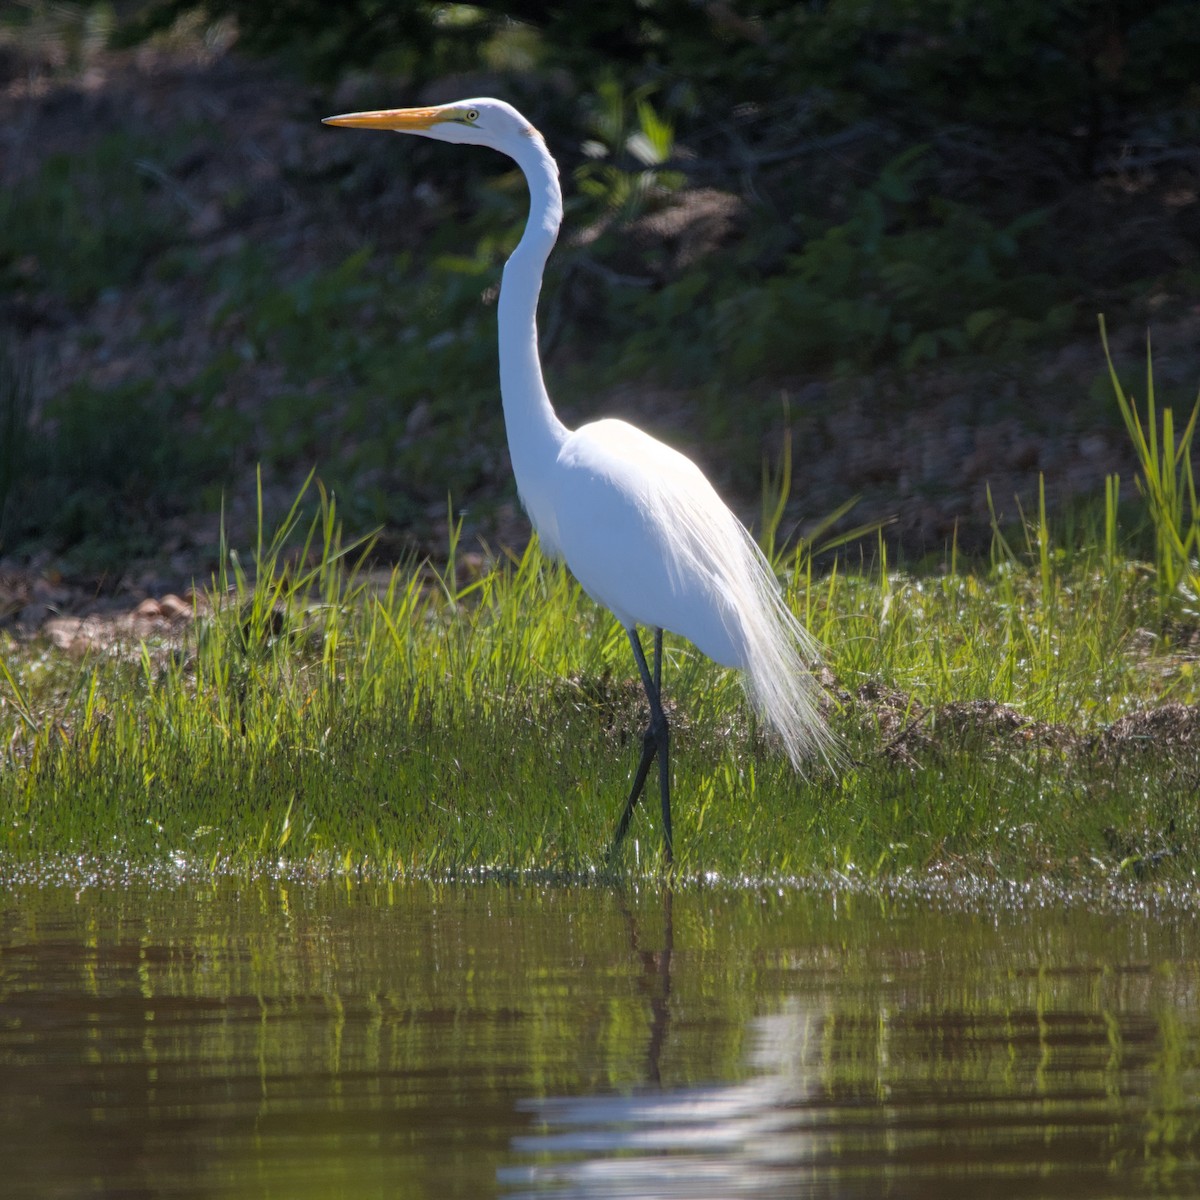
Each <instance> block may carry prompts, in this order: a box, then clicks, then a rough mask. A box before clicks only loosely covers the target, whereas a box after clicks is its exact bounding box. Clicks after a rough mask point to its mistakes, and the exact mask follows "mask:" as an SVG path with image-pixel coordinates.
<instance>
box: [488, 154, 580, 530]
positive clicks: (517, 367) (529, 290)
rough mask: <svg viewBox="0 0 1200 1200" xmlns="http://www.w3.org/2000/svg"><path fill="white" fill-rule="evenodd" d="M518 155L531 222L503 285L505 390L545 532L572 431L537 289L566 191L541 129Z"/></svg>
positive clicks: (534, 509)
mask: <svg viewBox="0 0 1200 1200" xmlns="http://www.w3.org/2000/svg"><path fill="white" fill-rule="evenodd" d="M513 157H514V158H515V159H516V161H517V164H518V165H519V166H520V168H521V170H522V171H523V172H524V173H525V178H526V180H527V182H528V184H529V220H528V222H527V223H526V226H525V233H524V235H523V236H522V238H521V240H520V242H519V243H518V244H517V248H516V249H515V250H514V251H513V252H512V256H511V257H510V258H509V260H508V262H507V263H506V264H505V267H504V278H503V281H502V283H501V286H500V301H499V307H498V313H499V326H500V396H501V399H502V400H503V402H504V426H505V429H506V431H507V433H508V449H509V453H510V455H511V456H512V465H513V472H514V474H515V475H516V477H517V487H518V489H519V490H520V492H521V496H522V499H523V500H524V501H525V505H526V508H527V509H528V510H529V515H530V516H531V517H532V518H533V522H534V525H535V526H536V527H537V528H538V529H539V530H541V529H542V528H543V524H544V523H545V520H548V519H549V514H546V513H544V512H543V511H539V510H541V509H542V508H543V505H542V504H541V503H540V501H541V492H542V490H543V489H542V486H541V485H542V481H543V480H544V478H545V474H546V472H547V471H548V470H549V469H550V468H551V467H552V466H553V463H554V460H555V458H556V457H557V453H558V448H559V446H560V445H561V444H562V441H563V439H564V438H565V437H566V435H567V430H566V427H565V426H564V425H563V423H562V422H561V421H560V420H559V419H558V417H557V415H556V414H555V412H554V408H553V406H552V405H551V403H550V397H549V396H548V395H547V393H546V385H545V383H544V381H543V380H542V364H541V359H540V357H539V355H538V341H537V302H538V293H539V292H540V291H541V287H542V270H543V268H544V267H545V265H546V258H547V257H548V255H549V254H550V250H551V248H552V247H553V246H554V242H555V239H556V238H557V237H558V227H559V225H560V224H561V223H562V191H561V190H560V188H559V186H558V168H557V167H556V166H555V163H554V159H552V158H551V157H550V152H549V151H548V150H547V149H546V145H545V143H544V142H543V141H542V139H541V137H540V135H538V134H536V133H533V132H532V131H531V132H530V136H529V137H528V138H527V139H526V141H525V144H523V145H522V147H521V151H520V153H519V154H517V155H514V156H513Z"/></svg>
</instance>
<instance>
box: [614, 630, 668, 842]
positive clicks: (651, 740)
mask: <svg viewBox="0 0 1200 1200" xmlns="http://www.w3.org/2000/svg"><path fill="white" fill-rule="evenodd" d="M662 639H663V634H662V630H661V629H656V630H655V631H654V673H653V674H651V673H650V667H649V665H648V664H647V662H646V655H645V654H644V653H643V651H642V643H641V641H640V639H639V638H638V635H637V631H636V630H635V629H630V630H629V643H630V645H631V646H632V647H633V657H634V659H635V660H636V661H637V665H638V672H639V673H640V674H641V677H642V687H644V688H645V690H646V699H647V700H648V701H649V702H650V724H649V725H648V726H647V727H646V732H645V733H644V734H643V735H642V757H641V759H640V760H639V762H638V768H637V772H636V774H635V775H634V777H633V788H632V789H631V790H630V793H629V799H628V801H626V804H625V811H624V812H622V813H621V820H620V821H619V822H618V823H617V832H616V835H615V836H614V837H613V843H612V850H611V851H610V852H609V853H610V854H614V853H616V851H617V849H618V848H619V847H620V845H621V842H622V841H623V840H624V838H625V833H626V831H627V830H628V829H629V821H630V818H631V817H632V816H633V810H634V808H635V807H636V805H637V802H638V800H639V799H640V797H641V794H642V789H643V788H644V787H645V785H646V776H647V775H649V774H650V764H651V763H652V762H653V761H654V757H655V755H657V756H658V786H659V791H660V792H661V793H662V815H663V853H664V855H665V857H666V860H667V862H668V863H669V862H670V861H671V766H670V751H669V739H670V733H669V730H668V728H667V718H666V714H665V713H664V712H663V708H662Z"/></svg>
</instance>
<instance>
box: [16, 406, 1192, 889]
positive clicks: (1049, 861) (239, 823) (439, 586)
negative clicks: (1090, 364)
mask: <svg viewBox="0 0 1200 1200" xmlns="http://www.w3.org/2000/svg"><path fill="white" fill-rule="evenodd" d="M1159 428H1160V431H1161V426H1160V427H1159ZM1168 428H1169V427H1168ZM1159 436H1160V438H1161V436H1162V434H1161V432H1160V435H1159ZM1176 445H1178V443H1176ZM1160 462H1161V459H1160ZM785 465H786V464H785ZM1176 469H1178V470H1182V468H1181V467H1180V466H1179V463H1178V461H1177V460H1176ZM781 478H782V477H781ZM1182 478H1183V480H1184V485H1185V493H1186V487H1187V479H1188V476H1186V474H1185V475H1184V476H1183V477H1182ZM311 491H312V489H311V488H310V492H311ZM309 499H310V497H309V496H307V495H306V496H305V497H304V498H302V499H298V500H297V503H296V505H295V506H294V507H293V509H292V511H291V513H289V514H288V516H287V518H286V520H285V521H284V522H283V524H282V526H281V527H280V529H279V530H278V531H276V532H275V533H274V534H271V533H269V532H267V531H265V530H264V531H262V532H261V533H260V535H259V538H258V540H257V544H256V545H255V547H254V548H253V550H252V552H251V554H250V556H249V560H248V561H246V562H243V560H242V559H241V557H240V556H239V555H238V554H237V553H236V552H235V551H234V550H233V549H231V548H229V547H224V548H223V554H222V567H221V569H220V571H219V572H218V575H217V577H216V578H215V579H214V580H213V582H212V587H211V589H210V594H209V598H208V600H207V602H205V603H202V604H200V605H198V612H197V620H196V622H195V626H194V629H193V631H192V632H191V633H189V635H188V636H187V637H186V638H184V639H183V640H182V641H179V640H178V639H176V640H174V641H173V640H171V639H170V638H166V637H160V638H159V639H158V640H155V639H146V640H144V641H142V642H139V643H136V644H131V645H128V646H124V647H120V646H105V647H102V648H98V649H97V650H96V651H94V652H93V653H92V654H90V655H89V656H87V657H85V658H84V659H83V660H82V661H80V662H74V661H71V660H69V659H66V658H64V657H63V656H61V655H54V654H52V653H50V652H49V651H48V650H47V649H46V648H45V647H44V646H40V645H38V644H36V643H33V644H21V645H18V644H16V643H13V642H11V641H7V642H6V641H4V640H2V639H3V637H4V635H3V634H0V853H5V854H7V855H10V856H15V857H19V858H33V857H37V856H39V855H44V854H47V853H61V852H71V853H80V852H82V853H91V854H100V855H110V854H113V853H117V854H120V855H122V856H125V857H129V858H133V859H137V858H156V859H161V858H163V857H168V856H184V857H186V858H187V859H189V860H197V859H199V860H202V861H218V860H220V861H235V862H237V861H240V862H246V863H255V862H261V861H263V860H264V859H269V860H273V859H277V858H287V859H305V860H315V861H317V862H322V863H326V864H328V865H329V866H330V867H331V868H332V867H337V868H351V867H361V866H363V865H366V864H369V865H371V866H372V867H373V868H377V869H381V870H387V871H402V872H433V873H444V872H461V871H465V870H481V869H487V870H496V871H526V870H536V871H543V872H553V873H562V874H570V875H578V874H581V873H587V872H590V871H593V870H604V869H605V866H604V854H605V851H606V849H607V846H608V844H609V840H610V837H611V833H612V827H613V824H614V822H615V820H616V816H617V813H618V811H619V807H620V802H621V799H622V797H623V795H624V793H625V790H626V788H627V787H628V783H629V776H630V772H631V769H632V766H633V761H634V759H635V758H636V755H637V749H638V744H639V737H640V732H641V729H642V725H643V722H644V715H643V712H642V704H643V700H642V696H641V691H640V687H639V686H638V684H637V682H636V677H635V675H634V672H633V670H632V665H631V663H630V662H629V661H628V647H627V645H626V641H625V638H624V636H623V635H622V632H621V630H620V628H619V627H618V626H617V625H616V623H615V622H614V621H613V619H612V618H611V616H609V615H608V614H607V613H606V612H604V611H602V610H599V609H597V608H596V607H595V606H594V605H593V604H592V603H591V602H590V601H589V600H588V599H587V598H586V597H585V596H584V595H583V594H582V592H581V591H580V589H579V588H578V586H577V585H576V584H575V583H574V582H573V580H572V579H571V578H570V576H569V575H568V574H567V573H566V572H565V571H564V570H563V569H562V568H560V567H558V566H556V565H554V564H551V563H548V562H546V561H544V560H543V558H542V556H541V554H540V552H539V550H538V548H537V545H536V543H533V544H531V545H530V546H529V547H528V548H527V549H526V551H525V552H524V553H523V554H522V555H520V556H518V557H502V558H500V559H499V560H497V561H495V562H494V563H491V564H490V565H489V566H487V567H486V569H484V570H482V571H476V572H472V570H471V569H470V566H471V564H470V563H468V562H467V561H466V560H465V559H464V558H462V557H461V556H460V555H459V546H458V532H457V529H455V530H454V532H452V535H451V539H450V543H449V546H448V553H447V556H446V561H445V563H444V564H443V565H442V566H441V567H440V568H435V567H433V566H432V565H430V564H428V563H423V562H409V563H405V564H402V565H400V566H398V567H396V568H395V569H393V570H392V571H390V572H388V573H386V574H382V575H381V574H379V573H378V572H376V571H374V570H371V569H369V567H370V562H369V558H368V557H367V555H368V552H369V549H370V547H369V545H345V544H344V543H343V539H342V536H341V531H340V522H339V517H338V512H337V508H336V505H335V504H334V502H333V501H332V500H331V499H330V498H329V497H328V496H326V495H325V494H324V493H322V492H320V491H319V489H317V493H316V496H315V501H316V506H315V515H313V516H312V517H311V519H309V518H306V517H303V516H302V512H303V511H304V505H305V504H306V503H307V502H308V500H309ZM1112 499H1114V497H1112V496H1110V501H1111V500H1112ZM767 511H768V514H777V513H778V512H780V511H781V509H780V508H779V505H778V503H777V502H769V504H768V510H767ZM1185 511H1187V510H1186V507H1185ZM1114 522H1115V507H1114V505H1113V504H1111V503H1110V505H1109V507H1108V509H1107V510H1106V514H1105V515H1104V517H1103V519H1102V521H1101V522H1099V523H1098V524H1097V528H1096V531H1095V535H1094V536H1093V537H1091V538H1090V539H1087V540H1086V541H1085V543H1084V544H1083V545H1081V546H1060V545H1058V544H1056V542H1055V538H1054V535H1053V531H1052V528H1051V523H1050V519H1049V517H1048V515H1047V512H1046V506H1045V499H1044V495H1043V496H1041V497H1040V498H1039V505H1038V509H1037V512H1036V513H1034V514H1030V516H1029V518H1028V520H1027V521H1026V524H1025V530H1024V536H1023V538H1015V539H1014V538H1005V537H1004V536H1002V535H1001V534H1000V532H999V531H997V538H996V542H995V546H994V549H993V556H992V560H991V562H989V563H980V564H977V565H971V564H962V563H960V562H959V561H958V560H957V558H955V559H953V560H952V569H951V570H949V571H948V572H946V573H944V574H940V575H932V576H931V575H920V576H918V575H912V574H908V573H905V572H903V571H900V570H897V569H895V568H894V566H893V565H892V564H891V562H890V561H889V557H888V554H887V550H886V544H885V543H884V542H883V540H882V538H880V539H879V540H878V543H877V552H876V554H875V558H874V562H873V564H872V565H867V564H865V563H864V564H862V565H860V566H858V567H857V568H854V569H851V567H850V565H849V560H848V558H843V559H842V560H841V561H839V562H836V563H835V564H834V565H833V566H832V567H831V568H830V569H828V570H826V571H825V573H824V574H822V575H818V574H817V573H816V572H815V571H814V567H813V557H812V553H811V550H810V547H809V546H806V545H801V546H800V547H799V548H797V549H796V550H794V551H793V552H792V553H790V554H789V555H783V556H779V555H777V556H776V561H777V562H778V565H779V567H780V569H781V571H782V573H783V575H784V576H785V579H786V587H787V600H788V602H789V604H790V605H791V606H792V608H793V610H794V611H796V612H797V613H798V614H800V616H801V619H802V620H803V621H804V623H805V624H806V626H807V627H808V628H809V629H810V630H811V631H812V632H813V633H814V634H815V635H816V636H817V637H818V638H819V639H820V640H821V641H822V642H823V643H824V644H825V646H826V647H827V669H826V673H825V676H824V679H825V682H826V684H827V686H828V691H829V719H830V721H831V723H832V724H833V725H834V727H835V729H836V730H837V732H838V733H839V735H840V736H841V737H842V738H843V740H844V742H845V745H846V749H847V760H848V765H847V766H845V767H844V769H840V770H838V771H836V772H834V771H832V770H829V769H827V768H822V767H819V766H814V768H813V769H812V770H811V771H810V772H809V773H808V774H799V775H797V774H795V773H793V772H792V771H791V769H790V767H789V765H788V763H787V760H786V757H785V756H784V755H783V754H782V753H781V752H780V751H779V750H778V748H777V747H775V746H774V745H773V744H772V742H771V740H770V737H769V735H767V734H765V733H764V732H763V731H762V730H760V729H759V728H758V727H757V726H756V725H755V723H754V722H753V721H752V720H751V719H750V715H749V713H748V711H747V708H746V704H745V700H744V697H743V696H742V692H741V688H740V686H739V685H738V682H737V679H736V677H735V676H733V675H732V674H731V673H728V672H724V671H721V670H720V669H718V668H717V667H715V666H714V665H713V664H712V663H710V662H709V661H708V660H706V659H705V658H703V656H701V655H699V654H698V653H696V652H695V651H694V650H692V649H691V648H690V647H689V646H688V645H687V644H686V643H683V642H680V641H677V640H674V639H671V638H668V641H667V663H666V667H665V672H664V680H665V684H666V691H667V695H668V699H669V703H670V705H671V715H672V720H673V724H674V728H675V735H676V736H675V737H674V739H673V743H672V744H673V750H674V752H675V753H674V756H673V758H674V766H675V796H676V826H677V845H676V867H677V870H678V871H679V872H680V873H681V874H682V875H684V876H689V875H690V876H694V877H699V876H701V875H704V874H706V873H708V872H717V873H719V874H721V875H723V876H727V877H729V876H732V877H742V876H753V877H755V878H760V877H762V876H764V875H771V876H780V875H801V874H802V875H807V874H812V873H827V872H830V871H849V870H857V871H865V872H893V871H898V870H917V869H924V868H927V867H930V866H931V865H937V866H940V867H948V868H952V869H958V870H971V871H1001V872H1004V873H1006V874H1017V875H1020V874H1024V873H1031V872H1035V871H1036V872H1041V871H1046V870H1051V871H1063V872H1068V873H1069V872H1079V871H1089V870H1101V871H1113V872H1115V871H1118V870H1120V869H1122V867H1123V866H1124V867H1125V868H1126V869H1130V868H1129V867H1128V864H1139V863H1146V862H1153V863H1155V864H1166V865H1165V866H1163V867H1162V868H1161V869H1176V868H1177V867H1178V868H1179V869H1182V870H1184V871H1189V870H1191V869H1193V868H1194V867H1195V865H1196V862H1197V849H1198V848H1200V816H1198V814H1197V810H1196V806H1195V804H1194V802H1193V797H1194V794H1195V791H1196V788H1197V786H1198V785H1200V779H1198V778H1197V775H1198V771H1197V768H1196V765H1195V763H1196V761H1197V760H1198V756H1197V754H1196V745H1195V743H1194V742H1190V743H1189V742H1188V740H1187V738H1188V736H1190V735H1188V733H1187V729H1188V728H1190V726H1187V723H1186V721H1183V724H1182V725H1181V726H1180V729H1181V730H1182V732H1180V731H1179V730H1177V731H1176V733H1175V734H1174V735H1172V736H1173V737H1174V738H1175V740H1174V742H1172V743H1171V744H1167V743H1166V742H1164V741H1163V740H1162V739H1161V738H1159V739H1158V740H1154V739H1155V738H1156V737H1158V735H1157V734H1155V732H1154V729H1153V728H1151V727H1146V728H1145V729H1142V730H1141V732H1138V731H1137V730H1135V731H1134V736H1133V737H1132V738H1130V739H1129V740H1128V744H1125V743H1122V745H1121V748H1120V752H1119V753H1117V752H1113V751H1112V749H1111V746H1110V741H1111V739H1110V738H1109V735H1108V734H1107V733H1106V732H1105V731H1106V730H1108V729H1109V728H1110V727H1111V726H1112V725H1113V723H1114V722H1117V721H1118V720H1119V719H1120V718H1123V717H1126V716H1127V715H1128V714H1131V713H1134V712H1136V711H1137V710H1139V709H1141V708H1145V707H1152V706H1155V705H1161V704H1162V703H1163V702H1166V701H1170V700H1181V701H1185V702H1188V703H1194V702H1195V701H1196V699H1197V675H1196V673H1195V671H1194V669H1193V665H1192V663H1191V660H1190V657H1189V656H1188V655H1187V654H1186V653H1178V652H1176V651H1175V650H1174V649H1173V647H1172V646H1171V644H1170V643H1169V642H1167V641H1166V640H1163V639H1161V638H1160V639H1159V640H1158V641H1154V642H1151V643H1149V644H1148V643H1147V641H1146V637H1145V635H1144V632H1143V631H1144V630H1145V629H1147V628H1153V627H1155V626H1156V620H1157V616H1158V613H1159V605H1160V600H1161V588H1162V585H1161V583H1160V581H1158V580H1157V579H1156V578H1155V577H1154V576H1153V575H1150V574H1148V573H1147V572H1146V571H1145V570H1144V568H1143V567H1142V566H1140V565H1139V564H1137V563H1131V562H1128V561H1126V560H1124V559H1123V558H1122V557H1121V555H1120V543H1119V539H1118V537H1117V533H1116V530H1115V525H1114ZM776 523H777V521H776ZM260 525H261V519H260ZM1185 538H1186V535H1185ZM1184 544H1185V546H1186V545H1188V544H1189V543H1187V541H1186V540H1185V541H1184ZM1181 711H1184V710H1181ZM1139 728H1140V727H1139ZM1147 749H1148V750H1149V753H1147V752H1145V751H1146V750H1147ZM632 835H633V836H632V837H631V838H630V840H629V842H628V843H627V850H626V853H625V855H624V857H623V859H622V860H621V861H620V862H619V863H618V864H617V867H616V869H617V870H624V871H629V872H631V873H633V874H637V873H640V872H644V871H651V870H657V868H658V865H659V862H660V857H659V856H660V847H661V832H660V830H659V829H658V823H657V819H656V815H655V812H654V806H643V808H642V809H640V810H639V811H638V813H637V814H636V817H635V822H634V826H633V829H632Z"/></svg>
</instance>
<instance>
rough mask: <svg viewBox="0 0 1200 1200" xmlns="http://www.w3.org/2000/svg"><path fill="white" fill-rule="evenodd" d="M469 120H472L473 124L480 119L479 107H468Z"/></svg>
mask: <svg viewBox="0 0 1200 1200" xmlns="http://www.w3.org/2000/svg"><path fill="white" fill-rule="evenodd" d="M467 120H468V121H470V122H471V124H472V125H473V124H474V123H475V122H476V121H478V120H479V109H477V108H468V109H467Z"/></svg>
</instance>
